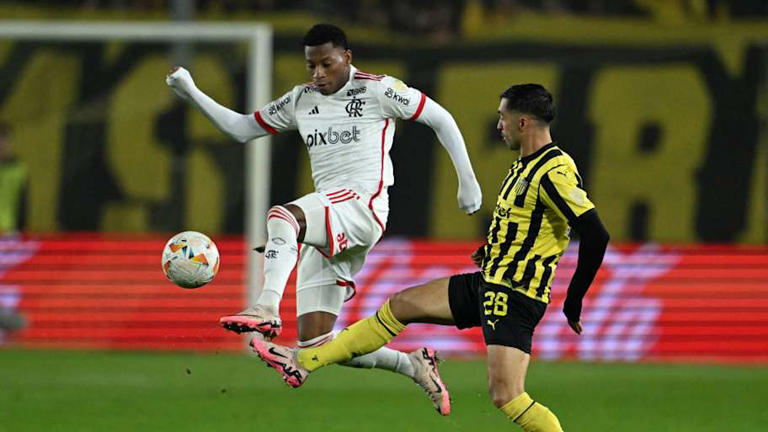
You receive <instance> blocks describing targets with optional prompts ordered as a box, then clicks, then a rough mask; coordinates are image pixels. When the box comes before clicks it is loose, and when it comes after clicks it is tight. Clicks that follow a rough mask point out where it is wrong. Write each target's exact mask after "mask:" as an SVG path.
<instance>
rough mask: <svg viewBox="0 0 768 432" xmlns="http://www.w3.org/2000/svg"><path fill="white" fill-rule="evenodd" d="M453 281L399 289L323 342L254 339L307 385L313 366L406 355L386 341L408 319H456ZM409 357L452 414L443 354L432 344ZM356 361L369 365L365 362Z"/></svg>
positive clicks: (286, 375)
mask: <svg viewBox="0 0 768 432" xmlns="http://www.w3.org/2000/svg"><path fill="white" fill-rule="evenodd" d="M448 284H449V283H448V279H440V280H436V281H432V282H429V283H427V284H424V285H420V286H417V287H414V288H410V289H407V290H405V291H402V292H400V293H397V294H395V295H394V296H392V297H391V298H390V299H388V300H387V301H386V302H385V303H384V305H383V306H382V307H381V309H379V311H377V312H376V314H375V315H374V316H372V317H369V318H366V319H364V320H362V321H358V322H357V323H355V324H353V325H351V326H349V327H347V328H345V329H344V330H342V331H341V332H340V333H339V334H338V335H337V336H336V338H335V339H334V340H331V341H329V342H327V343H325V344H322V345H320V346H317V347H311V348H306V349H299V350H296V349H290V348H286V347H281V346H279V345H276V344H272V343H269V342H266V341H262V340H260V339H257V338H255V339H254V340H253V341H252V342H251V345H252V346H253V348H254V350H255V351H256V352H257V353H258V354H259V356H260V357H261V358H262V359H264V360H265V361H266V362H267V363H268V364H269V365H270V366H272V367H274V368H275V369H276V370H277V371H278V372H280V373H281V374H282V376H283V379H284V380H285V381H286V382H287V383H288V384H289V385H291V386H293V387H298V386H299V385H301V384H302V383H303V382H304V380H306V377H307V376H308V375H309V373H310V372H311V371H314V370H316V369H319V368H320V367H323V366H326V365H329V364H333V363H341V364H344V363H345V362H349V361H350V360H351V361H353V362H354V361H363V362H364V361H366V357H368V361H372V360H373V359H382V358H385V357H386V356H388V355H393V354H394V355H403V353H399V352H397V351H394V350H389V349H387V348H383V347H384V345H386V344H387V342H389V341H390V340H391V339H392V338H394V337H395V336H396V335H397V334H398V333H400V332H401V331H402V330H403V329H404V328H405V326H406V324H408V323H411V322H428V323H437V324H451V323H453V318H452V315H451V309H450V307H449V300H448ZM369 353H370V354H369ZM366 354H367V355H366ZM408 357H409V360H410V362H411V363H412V365H413V367H414V375H413V377H412V378H413V379H414V381H415V382H416V383H417V384H419V385H420V386H421V387H422V388H423V389H424V390H425V391H426V392H427V395H428V396H429V398H430V400H431V401H432V404H433V406H434V407H435V409H436V410H437V411H438V412H439V413H440V414H442V415H448V414H449V413H450V410H451V408H450V398H449V394H448V390H447V388H446V387H445V384H444V383H443V381H442V379H441V378H440V374H439V371H438V368H437V365H438V361H439V359H438V357H437V354H436V353H435V352H434V351H433V350H430V349H428V348H421V349H419V350H417V351H415V352H413V353H411V354H410V355H408ZM360 359H362V360H360ZM350 365H355V364H354V363H352V364H350ZM355 366H357V367H361V366H362V367H365V365H363V364H357V365H355Z"/></svg>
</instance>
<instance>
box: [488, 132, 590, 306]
mask: <svg viewBox="0 0 768 432" xmlns="http://www.w3.org/2000/svg"><path fill="white" fill-rule="evenodd" d="M594 207H595V206H594V204H592V202H591V201H590V200H589V198H587V193H586V191H585V190H584V189H583V185H582V181H581V177H580V176H579V172H578V170H577V169H576V164H575V163H574V162H573V159H571V157H570V156H568V154H566V153H565V152H564V151H562V150H561V149H559V148H558V147H557V146H556V145H555V143H550V144H547V145H546V146H544V147H542V148H540V149H539V150H538V151H536V152H535V153H533V154H531V155H528V156H526V157H521V158H519V159H517V160H516V161H515V162H514V163H513V164H512V167H511V168H510V169H509V173H508V174H507V177H506V178H505V179H504V181H503V182H502V184H501V189H500V190H499V197H498V199H497V200H496V209H495V210H494V212H493V219H492V221H491V226H490V228H489V230H488V242H487V244H486V245H485V258H484V259H483V263H482V273H483V278H484V279H485V281H486V282H489V283H494V284H499V285H504V286H506V287H509V288H512V289H513V290H515V291H519V292H521V293H523V294H525V295H527V296H528V297H531V298H533V299H535V300H539V301H542V302H544V303H549V288H550V283H551V281H552V277H553V276H554V272H555V267H556V266H557V262H558V261H559V260H560V256H562V254H563V252H565V250H566V249H567V248H568V242H569V240H570V237H569V231H570V229H569V226H568V224H569V222H571V223H572V222H573V221H574V220H575V219H576V218H577V217H579V216H581V215H582V214H584V213H586V212H587V211H589V210H590V209H593V208H594Z"/></svg>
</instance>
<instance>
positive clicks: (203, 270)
mask: <svg viewBox="0 0 768 432" xmlns="http://www.w3.org/2000/svg"><path fill="white" fill-rule="evenodd" d="M220 261H221V258H220V257H219V249H218V248H216V244H215V243H214V242H213V240H211V239H210V238H208V236H207V235H205V234H203V233H199V232H197V231H184V232H181V233H178V234H176V235H175V236H173V237H171V239H170V240H168V243H166V244H165V249H163V259H162V268H163V273H164V274H165V276H166V277H167V278H168V280H170V281H171V282H173V283H175V284H176V285H178V286H180V287H182V288H199V287H201V286H203V285H205V284H207V283H208V282H210V281H212V280H213V278H214V277H215V276H216V273H217V272H218V271H219V263H220Z"/></svg>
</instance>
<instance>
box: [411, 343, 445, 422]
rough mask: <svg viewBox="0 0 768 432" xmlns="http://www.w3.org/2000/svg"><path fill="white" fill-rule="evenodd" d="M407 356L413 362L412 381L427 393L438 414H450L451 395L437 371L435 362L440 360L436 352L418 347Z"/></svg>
mask: <svg viewBox="0 0 768 432" xmlns="http://www.w3.org/2000/svg"><path fill="white" fill-rule="evenodd" d="M408 358H410V360H411V363H412V364H413V369H414V376H413V381H414V382H415V383H416V384H418V385H419V387H421V388H422V389H423V390H424V391H425V392H426V393H427V396H429V400H430V401H432V406H433V407H435V409H436V410H437V412H438V413H440V415H443V416H447V415H448V414H450V413H451V397H450V395H449V394H448V388H447V387H446V386H445V384H444V383H443V380H442V379H441V378H440V373H439V372H438V371H437V364H438V363H439V362H440V357H438V356H437V352H435V351H434V350H431V349H429V348H420V349H418V350H416V351H414V352H412V353H410V354H408Z"/></svg>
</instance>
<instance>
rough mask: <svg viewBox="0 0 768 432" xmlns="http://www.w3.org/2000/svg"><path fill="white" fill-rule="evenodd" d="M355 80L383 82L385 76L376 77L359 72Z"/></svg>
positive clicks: (356, 73)
mask: <svg viewBox="0 0 768 432" xmlns="http://www.w3.org/2000/svg"><path fill="white" fill-rule="evenodd" d="M353 78H354V79H359V80H370V81H381V80H383V79H384V75H374V74H370V73H368V72H362V71H357V72H355V75H354V76H353Z"/></svg>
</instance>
